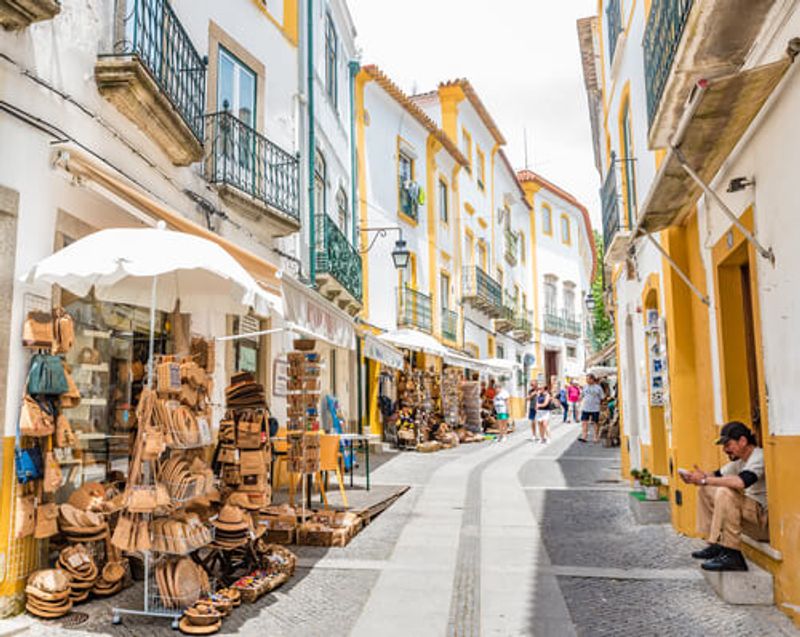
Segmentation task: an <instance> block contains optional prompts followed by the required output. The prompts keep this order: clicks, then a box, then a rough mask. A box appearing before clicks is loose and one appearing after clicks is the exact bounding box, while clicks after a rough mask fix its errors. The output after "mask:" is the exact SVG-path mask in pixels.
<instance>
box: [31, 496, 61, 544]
mask: <svg viewBox="0 0 800 637" xmlns="http://www.w3.org/2000/svg"><path fill="white" fill-rule="evenodd" d="M57 534H58V505H57V504H56V503H55V502H47V503H45V504H39V507H38V508H37V509H36V527H35V529H34V532H33V537H35V538H36V539H37V540H44V539H45V538H48V537H53V536H54V535H57Z"/></svg>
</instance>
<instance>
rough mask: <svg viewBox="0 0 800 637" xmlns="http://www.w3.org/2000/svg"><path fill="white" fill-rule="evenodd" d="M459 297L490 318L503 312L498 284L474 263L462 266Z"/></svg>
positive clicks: (501, 291) (501, 296)
mask: <svg viewBox="0 0 800 637" xmlns="http://www.w3.org/2000/svg"><path fill="white" fill-rule="evenodd" d="M461 285H462V294H461V298H462V299H463V300H464V301H466V302H467V303H469V304H470V305H471V306H472V307H474V308H477V309H479V310H481V311H482V312H484V313H485V314H487V315H488V316H490V317H492V318H499V317H500V316H501V315H502V313H503V309H502V307H503V290H502V288H501V287H500V284H499V283H498V282H497V281H495V280H494V279H493V278H492V277H490V276H489V275H488V274H486V272H484V271H483V270H482V269H481V268H479V267H478V266H476V265H472V266H467V267H465V268H464V273H463V275H462V279H461Z"/></svg>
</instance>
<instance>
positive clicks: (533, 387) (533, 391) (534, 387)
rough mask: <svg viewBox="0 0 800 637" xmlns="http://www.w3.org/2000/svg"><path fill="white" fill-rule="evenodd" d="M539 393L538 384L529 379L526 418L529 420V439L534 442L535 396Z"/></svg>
mask: <svg viewBox="0 0 800 637" xmlns="http://www.w3.org/2000/svg"><path fill="white" fill-rule="evenodd" d="M538 393H539V384H538V383H537V382H536V381H535V380H531V384H530V386H529V387H528V420H530V421H531V440H533V441H534V442H536V396H537V394H538Z"/></svg>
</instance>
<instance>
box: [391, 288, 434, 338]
mask: <svg viewBox="0 0 800 637" xmlns="http://www.w3.org/2000/svg"><path fill="white" fill-rule="evenodd" d="M398 297H399V298H398V301H397V325H398V327H413V328H415V329H418V330H422V331H423V332H428V333H430V332H432V331H433V320H432V318H433V317H432V314H431V297H430V295H429V294H423V293H422V292H419V291H417V290H412V289H411V288H410V287H408V286H407V285H406V286H404V287H402V288H400V289H399V290H398Z"/></svg>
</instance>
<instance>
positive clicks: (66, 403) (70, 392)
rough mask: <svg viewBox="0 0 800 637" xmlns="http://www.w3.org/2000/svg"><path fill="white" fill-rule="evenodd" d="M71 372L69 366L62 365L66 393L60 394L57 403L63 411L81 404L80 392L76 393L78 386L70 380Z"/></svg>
mask: <svg viewBox="0 0 800 637" xmlns="http://www.w3.org/2000/svg"><path fill="white" fill-rule="evenodd" d="M71 371H72V370H71V369H70V367H69V365H66V364H65V365H64V377H65V378H66V379H67V391H66V393H64V394H61V398H60V399H59V403H60V405H61V407H62V408H63V409H72V408H74V407H77V406H78V405H80V404H81V392H80V391H78V386H77V385H76V384H75V381H74V380H73V379H72V374H71V373H70V372H71Z"/></svg>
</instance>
